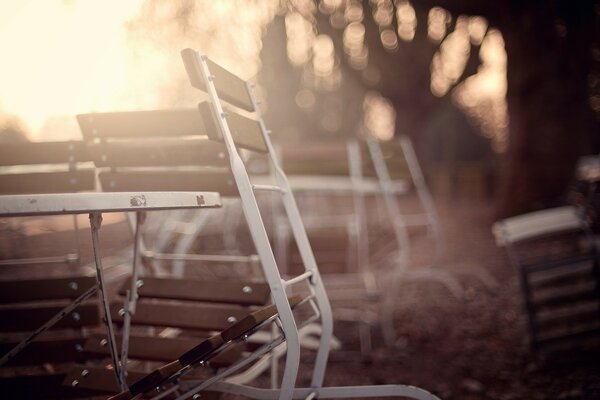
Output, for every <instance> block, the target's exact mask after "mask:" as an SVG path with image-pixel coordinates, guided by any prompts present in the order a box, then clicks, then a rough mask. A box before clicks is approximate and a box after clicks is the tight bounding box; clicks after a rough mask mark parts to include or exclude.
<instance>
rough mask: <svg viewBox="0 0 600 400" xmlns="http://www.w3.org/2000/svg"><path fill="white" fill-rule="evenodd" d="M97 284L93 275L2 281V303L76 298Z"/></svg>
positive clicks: (0, 292)
mask: <svg viewBox="0 0 600 400" xmlns="http://www.w3.org/2000/svg"><path fill="white" fill-rule="evenodd" d="M95 285H96V278H95V277H93V276H75V277H71V278H47V279H20V280H14V281H0V304H7V303H19V302H26V301H36V300H56V299H75V298H77V297H79V296H80V295H82V294H83V293H84V292H85V291H86V290H88V289H89V288H91V287H93V286H95Z"/></svg>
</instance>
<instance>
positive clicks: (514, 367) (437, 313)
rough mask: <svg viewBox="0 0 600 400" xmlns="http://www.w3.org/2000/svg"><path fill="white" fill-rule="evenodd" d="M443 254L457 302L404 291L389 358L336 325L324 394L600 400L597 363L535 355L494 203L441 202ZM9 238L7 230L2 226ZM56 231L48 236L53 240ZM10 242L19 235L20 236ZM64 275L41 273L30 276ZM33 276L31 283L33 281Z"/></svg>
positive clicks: (406, 286) (110, 223) (111, 244)
mask: <svg viewBox="0 0 600 400" xmlns="http://www.w3.org/2000/svg"><path fill="white" fill-rule="evenodd" d="M437 206H438V210H439V213H440V220H441V226H442V227H443V237H444V238H445V242H446V250H445V253H444V255H443V257H441V258H440V260H441V262H440V263H439V268H444V269H445V270H447V271H449V272H450V273H451V274H452V275H453V276H455V277H456V278H457V279H458V280H459V282H460V284H461V286H462V287H463V288H464V296H463V297H462V298H456V297H454V296H452V295H451V294H450V292H449V291H448V290H447V289H446V288H444V287H443V286H442V285H440V284H439V283H433V282H419V283H411V282H405V283H403V284H402V285H401V286H400V287H399V290H398V294H397V296H396V299H395V302H396V306H397V313H396V315H395V329H396V333H397V335H398V340H397V342H396V345H395V346H394V347H393V348H389V347H385V346H383V344H382V340H381V335H380V333H378V332H377V331H374V332H373V338H374V341H373V343H374V350H373V351H372V352H371V354H369V355H364V354H363V355H361V353H360V351H359V349H360V341H359V339H358V330H357V329H356V327H355V326H354V325H353V324H348V323H337V324H336V332H335V334H336V336H337V337H338V338H339V339H340V340H341V341H342V343H343V347H342V349H341V350H340V351H339V352H335V353H333V354H332V355H331V359H330V363H329V367H328V374H327V378H326V382H325V383H326V384H331V385H356V384H383V383H385V384H389V383H404V384H411V385H416V386H420V387H423V388H426V389H428V390H430V391H432V392H433V393H435V394H436V395H438V396H439V397H440V398H442V399H473V400H475V399H506V400H508V399H600V362H599V361H598V357H594V356H588V357H585V356H582V355H577V356H575V357H574V358H573V357H572V359H570V360H566V361H565V360H563V362H560V363H557V362H551V363H542V362H540V361H539V359H538V358H536V357H535V356H534V355H533V354H532V353H531V352H530V350H529V346H528V337H527V329H526V321H525V314H524V312H523V311H522V306H521V298H520V292H519V288H518V284H517V280H516V274H515V270H514V269H513V267H512V266H511V265H510V264H509V262H508V260H507V257H506V255H505V252H504V250H503V249H502V248H498V247H497V246H496V244H495V242H494V239H493V237H492V234H491V230H490V228H491V224H492V223H493V221H494V209H493V205H492V202H491V201H489V200H482V199H471V200H469V199H465V198H463V199H456V198H442V199H440V198H438V199H437ZM62 226H63V225H62V224H61V223H57V224H56V225H52V226H50V227H45V228H44V227H42V228H39V227H38V226H37V225H35V224H31V225H25V228H26V229H25V231H21V233H20V234H21V235H23V236H27V238H26V239H27V240H26V241H24V240H22V238H21V239H19V240H17V241H16V242H15V241H13V242H12V243H25V242H27V243H29V244H28V245H27V246H24V245H21V244H19V247H18V248H15V247H10V246H8V247H0V252H1V253H4V254H2V258H7V257H14V256H19V255H23V253H26V254H43V252H44V251H48V250H54V245H53V244H51V243H55V240H56V239H58V240H60V241H63V242H65V243H66V242H68V241H69V240H70V238H71V236H70V233H69V232H63V231H62V230H63V229H62V228H61V227H62ZM81 226H82V231H83V238H82V242H83V244H84V246H83V254H84V261H86V262H89V261H91V253H90V249H89V247H87V241H88V236H89V233H88V232H85V230H84V229H83V228H85V220H84V219H82V220H81ZM3 228H4V229H3V230H4V232H8V231H9V230H7V225H6V223H4V225H3ZM49 231H51V232H49ZM14 232H15V231H13V236H15V235H18V234H17V233H14ZM128 236H129V233H128V231H127V227H126V225H125V223H124V221H123V220H122V218H121V217H117V216H113V217H108V218H107V220H106V221H105V227H104V228H103V232H102V238H101V240H102V249H103V253H104V255H105V256H107V257H108V258H107V260H106V262H105V266H106V267H111V265H113V264H115V263H117V261H118V260H119V259H120V258H122V257H124V255H125V254H128ZM413 244H414V247H413V248H414V250H413V253H414V258H415V260H417V262H416V264H417V265H416V266H413V267H412V268H419V266H418V264H419V262H418V261H419V259H420V258H422V259H426V258H427V257H426V256H427V255H429V254H430V253H431V252H432V247H431V246H432V245H431V242H430V241H428V238H427V237H426V236H424V235H422V234H416V235H414V237H413ZM22 271H23V269H21V268H13V267H6V268H3V269H2V270H1V272H0V278H7V277H9V276H13V275H15V274H19V275H23V272H22ZM49 271H51V272H53V273H55V274H62V273H64V271H65V269H64V268H62V269H61V268H55V267H48V266H46V267H44V268H37V269H34V270H33V272H31V274H32V275H36V274H39V275H42V274H46V273H48V272H49ZM28 274H29V273H28ZM304 355H305V357H304V360H303V362H302V365H301V369H302V371H301V376H300V378H299V381H300V382H301V383H302V384H304V385H305V384H308V381H309V374H310V371H308V368H309V367H310V361H312V359H313V356H314V354H313V353H312V352H310V351H305V354H304Z"/></svg>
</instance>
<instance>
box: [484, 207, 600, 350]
mask: <svg viewBox="0 0 600 400" xmlns="http://www.w3.org/2000/svg"><path fill="white" fill-rule="evenodd" d="M492 230H493V233H494V236H495V237H496V242H497V244H498V245H500V246H504V247H506V249H507V252H508V255H509V258H510V260H511V262H512V263H513V265H515V267H516V268H517V271H518V274H519V280H520V283H521V289H522V293H523V300H524V305H525V309H526V311H527V317H528V322H529V333H530V344H531V348H532V350H533V351H535V352H539V353H544V354H548V353H552V352H554V351H557V350H565V349H570V348H573V347H575V348H577V347H579V348H582V347H583V348H585V344H586V343H590V342H595V344H596V345H598V344H600V340H599V339H600V312H599V310H600V264H599V263H600V258H599V253H598V248H597V244H596V243H595V242H594V240H593V237H592V236H591V235H590V234H589V230H588V228H587V225H586V223H585V221H584V220H582V218H581V216H580V215H579V213H578V211H577V209H575V208H574V207H570V206H566V207H558V208H552V209H547V210H542V211H536V212H531V213H528V214H523V215H519V216H515V217H511V218H507V219H505V220H502V221H499V222H496V223H495V224H494V225H493V228H492Z"/></svg>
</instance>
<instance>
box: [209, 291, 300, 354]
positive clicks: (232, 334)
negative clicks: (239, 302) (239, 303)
mask: <svg viewBox="0 0 600 400" xmlns="http://www.w3.org/2000/svg"><path fill="white" fill-rule="evenodd" d="M302 300H303V297H302V296H300V295H295V296H292V297H290V299H289V302H290V307H292V308H294V307H295V306H296V305H298V304H299V303H300V302H301V301H302ZM276 314H277V307H276V306H275V304H271V305H270V306H267V307H263V308H261V309H259V310H256V311H254V312H252V313H250V314H248V315H247V316H245V317H244V318H243V319H242V320H240V321H239V322H237V323H236V324H235V325H232V326H230V327H229V328H227V329H225V330H223V332H221V337H222V338H223V340H224V341H225V342H228V341H230V340H235V339H239V338H241V337H242V336H244V335H245V334H247V333H248V332H250V331H252V330H253V329H256V328H257V327H258V326H259V325H260V324H262V323H263V322H265V321H267V320H268V319H269V318H271V317H273V316H274V315H276Z"/></svg>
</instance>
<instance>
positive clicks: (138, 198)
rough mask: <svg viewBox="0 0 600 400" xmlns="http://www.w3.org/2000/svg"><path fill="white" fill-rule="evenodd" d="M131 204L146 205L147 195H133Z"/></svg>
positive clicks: (136, 205) (134, 205)
mask: <svg viewBox="0 0 600 400" xmlns="http://www.w3.org/2000/svg"><path fill="white" fill-rule="evenodd" d="M129 204H131V206H132V207H146V196H144V195H142V194H137V195H135V196H131V199H129Z"/></svg>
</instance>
